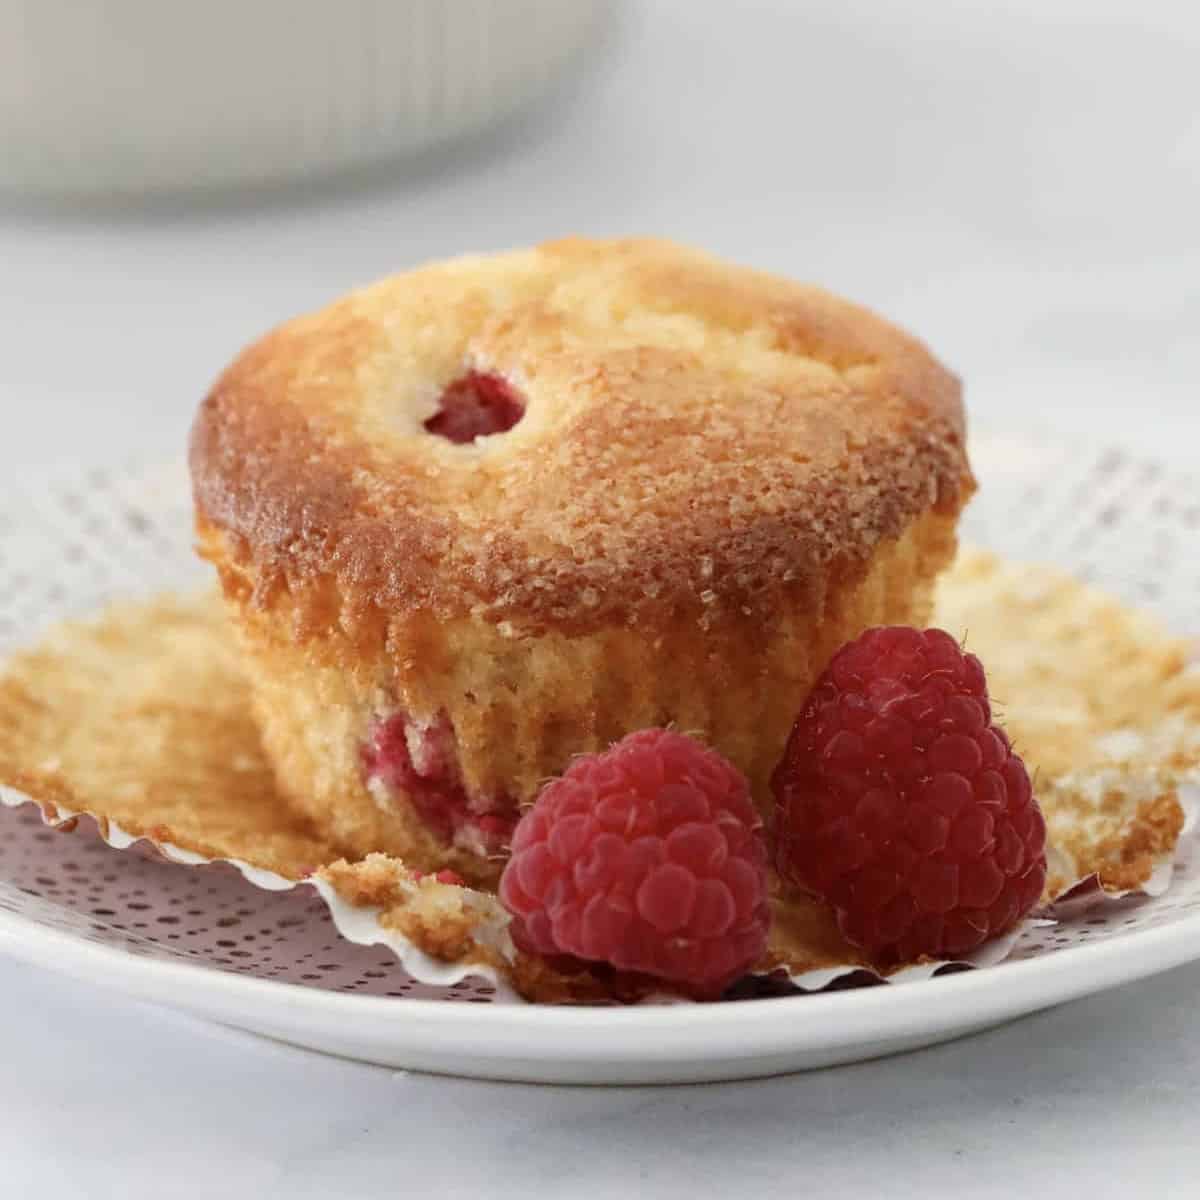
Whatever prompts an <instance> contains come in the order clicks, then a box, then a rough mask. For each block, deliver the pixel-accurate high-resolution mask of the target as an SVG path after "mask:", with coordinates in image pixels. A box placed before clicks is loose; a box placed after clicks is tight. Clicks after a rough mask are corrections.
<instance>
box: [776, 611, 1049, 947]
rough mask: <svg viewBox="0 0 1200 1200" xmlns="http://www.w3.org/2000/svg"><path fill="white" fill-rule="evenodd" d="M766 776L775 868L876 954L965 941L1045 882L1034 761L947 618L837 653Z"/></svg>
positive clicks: (996, 923)
mask: <svg viewBox="0 0 1200 1200" xmlns="http://www.w3.org/2000/svg"><path fill="white" fill-rule="evenodd" d="M771 782H772V787H773V790H774V792H775V799H776V803H777V809H776V835H777V843H776V860H777V865H778V868H779V873H780V875H781V876H783V878H784V879H786V880H787V881H789V882H790V883H792V884H794V885H795V886H797V887H799V888H802V889H804V890H805V891H808V892H811V893H814V894H816V895H818V896H822V897H824V898H825V899H826V900H827V901H828V902H829V903H830V904H831V905H832V906H833V908H834V910H835V911H836V913H837V917H838V923H839V925H840V927H841V930H842V933H843V934H844V935H845V937H846V939H847V940H848V941H850V942H851V943H852V944H854V945H856V946H859V947H861V948H862V949H863V950H864V951H866V953H867V954H868V955H870V957H871V958H872V959H873V960H874V961H875V962H877V963H878V964H880V965H881V966H889V965H893V964H895V963H899V962H909V961H912V960H914V959H917V958H920V957H921V956H922V955H928V956H930V957H933V958H949V957H957V956H960V955H963V954H967V953H969V952H970V951H971V950H974V949H975V947H976V946H978V945H980V944H981V943H982V942H985V941H987V940H988V939H989V938H993V937H996V936H998V935H999V934H1002V933H1005V932H1006V931H1007V930H1009V929H1011V928H1012V927H1013V926H1014V925H1016V924H1017V922H1018V921H1020V920H1021V918H1022V917H1024V916H1025V914H1026V913H1028V912H1029V911H1030V909H1032V908H1033V907H1034V905H1036V904H1037V902H1038V899H1039V897H1040V896H1041V894H1042V886H1043V884H1044V883H1045V879H1046V855H1045V845H1046V826H1045V823H1044V821H1043V820H1042V813H1041V810H1040V809H1039V808H1038V805H1037V802H1036V801H1035V800H1034V799H1033V793H1032V789H1031V787H1030V783H1029V774H1028V772H1027V771H1026V770H1025V764H1024V763H1023V762H1022V761H1021V759H1020V757H1019V756H1018V755H1016V754H1015V753H1014V752H1013V749H1012V747H1011V745H1010V744H1009V741H1008V737H1007V736H1006V735H1005V733H1004V731H1003V730H1002V729H1000V728H998V727H997V726H995V725H993V724H992V710H991V705H990V704H989V703H988V694H987V680H986V679H985V677H984V673H983V666H982V665H981V664H980V662H979V659H978V658H976V657H975V655H973V654H966V653H964V652H963V650H962V649H961V648H960V646H959V645H958V643H957V642H956V641H955V640H954V639H953V638H952V637H951V636H950V635H949V634H948V633H945V632H944V631H942V630H940V629H927V630H925V631H924V632H922V631H920V630H917V629H908V628H904V627H898V626H893V627H888V628H880V629H870V630H868V631H867V632H866V633H864V634H863V635H862V636H861V637H859V638H858V639H857V640H855V641H853V642H850V643H849V644H848V645H846V646H844V647H843V648H842V649H841V650H839V651H838V653H837V654H836V655H834V657H833V660H832V661H831V662H830V664H829V666H828V667H827V668H826V670H825V672H824V674H823V675H822V676H821V677H820V679H819V680H818V681H817V685H816V687H815V688H814V689H813V692H812V694H811V695H810V696H809V698H808V700H807V701H806V702H805V705H804V707H803V708H802V709H801V711H800V715H799V717H797V719H796V723H795V725H794V726H793V728H792V733H791V737H790V738H789V739H788V744H787V749H786V750H785V751H784V755H783V759H782V761H781V762H780V763H779V765H778V766H777V767H776V768H775V774H774V776H773V778H772V781H771Z"/></svg>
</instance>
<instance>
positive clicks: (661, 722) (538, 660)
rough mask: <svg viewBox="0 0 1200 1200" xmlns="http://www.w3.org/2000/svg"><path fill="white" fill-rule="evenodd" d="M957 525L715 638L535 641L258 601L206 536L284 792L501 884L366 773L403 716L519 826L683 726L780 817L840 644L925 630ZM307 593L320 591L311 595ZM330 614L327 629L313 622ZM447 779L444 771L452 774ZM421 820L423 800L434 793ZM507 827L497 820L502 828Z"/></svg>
mask: <svg viewBox="0 0 1200 1200" xmlns="http://www.w3.org/2000/svg"><path fill="white" fill-rule="evenodd" d="M956 517H957V514H956V513H955V514H943V513H940V512H937V511H936V510H935V511H931V512H929V513H927V514H925V515H924V516H923V517H920V518H918V519H917V520H916V521H914V522H912V523H911V524H910V525H909V526H908V528H907V529H906V530H905V531H904V533H903V534H902V535H901V536H900V537H899V538H897V539H893V540H889V541H885V542H883V543H881V544H880V545H879V546H878V547H877V549H876V551H875V553H874V555H873V557H872V559H871V561H870V563H869V565H867V566H866V567H865V568H864V567H861V566H859V567H857V569H856V568H855V567H853V566H844V567H842V568H840V569H836V568H835V569H833V570H829V571H827V572H826V574H825V579H826V580H827V582H826V583H825V584H824V585H823V587H822V589H821V591H820V592H819V593H817V592H816V591H815V589H812V588H810V589H809V590H808V592H806V593H805V594H801V595H797V596H796V597H795V598H794V600H793V602H792V604H791V605H790V607H789V608H788V609H787V610H785V611H782V612H780V613H778V614H777V616H776V619H775V620H774V622H773V623H772V625H771V627H770V628H764V627H763V626H762V625H761V624H760V623H758V622H755V621H752V620H750V619H749V618H747V619H746V620H743V621H740V622H739V621H736V620H734V621H731V620H729V619H728V618H723V619H722V620H721V621H720V622H717V623H715V624H714V625H713V626H712V627H709V628H704V627H703V626H704V621H703V619H702V618H701V619H700V620H697V619H696V618H695V617H690V618H688V619H686V620H685V619H680V620H677V621H675V622H666V623H663V624H661V625H659V626H656V627H655V628H653V629H648V628H643V627H638V626H622V627H618V628H608V629H601V630H599V631H597V632H594V633H589V634H585V635H576V636H570V635H567V634H565V633H560V632H556V631H554V630H552V629H550V630H547V629H539V630H537V631H535V632H532V633H530V634H528V635H523V634H522V632H521V631H520V630H518V629H516V628H514V627H513V625H512V624H511V623H507V622H500V623H494V622H490V621H487V620H485V619H481V618H476V617H472V616H465V617H461V618H457V619H453V620H440V621H439V620H436V619H435V618H433V617H432V616H431V615H430V614H428V613H423V612H420V611H417V612H407V613H400V614H386V615H385V614H382V613H380V612H378V611H377V610H372V611H371V612H369V613H365V614H364V613H363V612H361V611H358V610H351V609H350V607H349V606H348V605H345V604H342V603H340V602H339V598H338V597H337V595H336V594H331V595H328V596H325V597H323V598H322V599H320V600H318V599H317V598H316V597H314V595H312V594H300V592H299V591H296V592H293V591H291V590H288V589H275V590H274V592H273V594H272V595H270V596H268V597H265V598H264V597H262V596H261V595H259V594H258V591H257V590H256V587H255V580H254V578H253V565H252V562H251V560H250V558H249V557H248V556H246V557H243V558H242V559H241V561H240V562H239V560H238V559H239V556H237V555H236V553H234V552H233V551H234V550H235V547H234V546H233V545H232V544H231V542H230V541H229V540H228V539H227V538H226V535H224V534H223V533H221V532H220V531H218V530H216V529H215V528H214V527H212V526H209V527H207V528H205V527H204V526H203V525H202V527H201V544H202V549H203V551H204V553H205V555H206V556H207V557H209V558H210V559H212V560H213V561H214V562H215V563H216V564H217V566H218V568H219V572H220V575H221V579H222V583H223V585H224V590H225V594H226V597H227V599H228V601H229V603H230V607H231V611H232V613H233V615H234V617H235V621H236V624H237V626H238V628H239V629H240V631H241V637H242V644H243V647H244V651H245V661H246V665H247V668H248V671H249V674H250V679H251V683H252V686H253V694H254V706H255V712H256V715H257V719H258V722H259V725H260V728H261V732H262V736H263V742H264V746H265V748H266V752H267V756H268V758H269V759H270V761H271V763H272V764H273V767H274V770H275V773H276V777H277V781H278V784H279V787H280V789H281V790H282V792H283V793H284V794H285V795H286V796H287V797H288V798H289V799H290V800H291V801H292V802H293V803H294V804H295V805H296V806H297V807H298V808H299V809H300V810H301V811H303V812H304V813H306V814H307V815H308V816H309V817H310V818H311V819H312V820H313V821H314V822H315V824H316V825H317V827H318V828H321V829H324V830H327V831H328V833H329V836H331V837H332V838H334V839H336V840H337V841H338V843H339V844H342V845H345V846H347V847H348V848H349V849H351V850H352V851H354V852H356V853H358V854H362V855H365V854H368V853H372V852H375V851H381V852H385V853H388V854H393V855H397V856H399V857H402V858H403V859H404V860H405V861H406V862H407V863H409V864H411V865H413V866H416V867H418V868H420V869H423V870H431V869H437V868H441V867H445V866H450V867H452V868H453V869H455V870H457V871H459V872H460V873H461V874H462V875H463V876H464V877H466V878H468V879H470V880H472V881H474V882H477V883H484V884H486V883H489V882H491V881H492V880H494V879H495V878H496V876H497V875H498V873H499V870H500V867H501V865H502V863H503V859H504V857H505V853H504V847H503V845H502V844H496V842H495V839H494V838H493V839H492V844H491V845H483V844H481V841H480V839H479V837H477V836H475V834H474V833H473V832H472V831H471V830H470V829H467V830H466V831H465V836H462V837H457V838H456V839H455V841H456V842H457V843H458V844H454V843H451V844H447V841H446V840H445V839H444V838H443V837H440V836H438V834H437V833H435V832H434V831H433V829H431V827H430V825H429V824H428V822H427V821H426V820H425V819H424V818H423V817H422V816H421V813H420V808H421V804H414V803H413V801H414V799H419V798H414V796H413V795H411V794H410V793H409V792H408V791H407V790H406V789H405V787H404V786H403V785H400V784H397V782H396V780H395V779H394V778H392V779H391V781H390V782H384V781H383V780H381V779H380V778H374V780H373V781H372V779H371V778H369V777H368V775H369V766H370V753H369V747H370V745H371V742H372V739H373V737H374V734H375V731H377V730H378V728H379V725H380V722H381V721H386V720H388V719H389V718H394V717H396V716H397V714H402V719H403V720H404V721H406V722H409V721H411V722H414V723H416V725H417V726H419V727H421V728H429V727H439V728H441V729H443V730H448V731H449V743H448V746H443V747H442V750H443V751H444V753H443V757H448V758H449V759H450V761H449V764H448V765H446V764H443V771H444V775H443V777H444V778H445V779H448V780H450V781H452V783H453V786H454V787H456V788H458V789H459V794H460V795H465V797H466V799H467V802H468V803H469V805H470V806H471V808H473V809H475V810H476V811H477V812H478V813H502V814H504V819H505V820H508V819H510V818H511V817H515V815H516V812H517V810H518V808H519V806H521V805H525V804H528V803H531V802H532V801H533V799H534V798H535V796H536V795H537V792H538V790H539V789H540V787H541V785H542V784H543V783H544V782H545V780H546V779H548V778H550V777H552V776H554V775H556V774H558V773H559V772H560V771H561V770H562V769H563V767H564V766H565V764H566V763H567V762H568V761H569V759H570V758H571V757H572V755H575V754H580V753H587V752H592V751H597V750H602V749H604V748H605V747H607V746H608V745H609V744H611V743H612V742H614V741H616V740H618V739H619V738H621V737H622V736H624V735H625V734H626V733H628V732H630V731H632V730H635V729H641V728H645V727H647V726H653V725H658V726H667V725H670V726H673V727H675V728H677V729H680V730H682V731H684V732H686V733H689V734H693V735H696V736H698V737H700V738H702V739H703V740H705V741H706V742H708V743H709V744H711V745H713V746H714V747H715V748H716V749H718V750H719V751H721V753H723V754H724V755H726V756H727V757H728V758H729V759H730V760H731V761H732V762H734V763H735V764H736V765H737V766H738V767H739V768H740V769H741V770H742V771H744V772H745V773H746V775H747V776H748V778H749V779H750V783H751V787H752V790H753V794H754V797H755V800H756V803H758V805H759V807H760V808H761V809H762V811H763V813H764V815H765V816H766V817H767V818H768V819H769V818H770V814H771V802H770V793H769V779H770V773H771V771H772V770H773V769H774V766H775V763H776V762H777V761H778V758H779V754H780V753H781V750H782V747H783V744H784V742H785V740H786V737H787V733H788V730H789V728H790V726H791V723H792V720H793V718H794V715H795V713H796V711H797V710H798V708H799V706H800V704H801V703H802V702H803V700H804V698H805V697H806V695H807V694H808V692H809V690H810V689H811V687H812V684H813V682H814V681H815V679H816V677H817V675H818V674H819V673H820V671H821V670H822V669H823V668H824V666H825V664H826V662H827V661H828V660H829V658H830V656H831V655H832V654H833V652H834V651H835V650H836V649H837V648H838V647H839V646H841V645H842V644H843V643H844V642H846V641H849V640H850V639H851V638H853V637H856V636H857V635H858V634H859V633H860V632H861V631H862V630H863V629H865V628H867V627H869V626H871V625H878V624H894V623H899V624H923V623H924V622H925V621H926V620H927V619H928V616H929V612H930V607H931V599H932V587H933V584H934V582H935V580H936V577H937V574H938V572H940V571H941V570H942V568H943V567H945V566H946V565H947V564H948V563H949V562H950V560H951V559H952V557H953V554H954V550H955V521H956ZM307 586H308V587H311V585H307ZM319 612H324V613H325V614H326V617H327V620H326V621H325V622H324V623H321V624H315V623H314V619H313V618H314V613H319ZM447 772H448V773H447ZM424 805H425V811H426V813H428V811H429V810H428V797H426V798H425V799H424ZM492 824H493V825H495V824H503V822H502V821H501V822H495V821H493V822H492Z"/></svg>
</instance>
